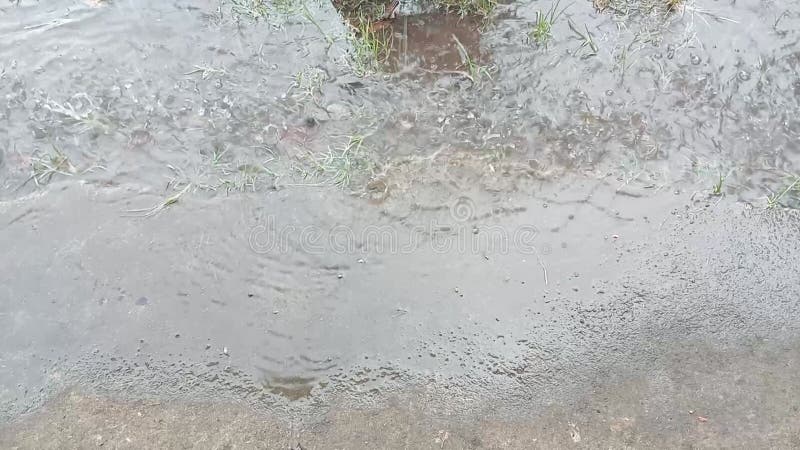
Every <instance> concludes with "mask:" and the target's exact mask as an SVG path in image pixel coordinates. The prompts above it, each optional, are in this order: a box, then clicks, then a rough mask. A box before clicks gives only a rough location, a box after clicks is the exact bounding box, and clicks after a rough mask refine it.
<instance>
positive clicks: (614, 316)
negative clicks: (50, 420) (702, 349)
mask: <svg viewBox="0 0 800 450" xmlns="http://www.w3.org/2000/svg"><path fill="white" fill-rule="evenodd" d="M785 3H787V4H780V3H779V2H774V3H768V4H765V3H764V2H760V1H737V2H735V3H728V2H715V3H713V4H712V5H700V4H694V3H690V4H688V5H687V6H686V8H685V9H684V10H683V11H682V12H681V13H680V14H672V15H670V16H669V17H666V18H662V19H660V20H663V21H666V22H667V23H666V24H661V23H659V24H657V25H658V27H657V29H656V30H655V31H654V26H655V25H654V24H653V19H652V18H647V17H631V18H622V17H620V16H618V15H614V14H613V13H612V12H597V11H595V9H594V7H593V6H592V3H591V2H577V3H573V4H571V5H570V6H569V8H568V9H567V10H566V12H565V14H564V16H563V19H562V20H560V21H557V22H556V24H555V26H554V29H553V38H552V39H551V41H550V42H549V43H548V45H547V46H537V45H536V44H535V43H533V42H531V40H530V38H529V37H528V31H529V30H530V26H531V23H532V22H533V21H534V20H535V17H536V12H537V11H544V10H546V9H547V8H549V7H550V4H549V3H547V2H532V3H512V4H508V5H501V6H500V7H499V10H498V11H497V13H496V15H495V17H494V18H493V20H491V21H490V22H488V23H483V24H478V23H477V22H476V21H475V20H473V19H469V18H465V19H462V20H456V19H454V18H453V17H452V16H441V15H423V14H419V11H417V10H414V9H413V7H411V8H409V9H405V10H404V11H405V14H406V15H405V16H401V18H400V19H397V20H396V21H395V22H394V24H393V25H392V30H391V31H392V33H394V41H393V53H392V56H391V58H390V59H389V62H388V65H387V66H386V67H383V68H382V70H380V71H378V72H377V73H373V74H370V75H367V76H360V74H359V70H358V68H357V67H356V66H354V64H355V63H354V62H353V58H352V51H353V50H352V49H353V45H354V43H353V42H354V41H353V40H352V38H349V37H347V36H348V35H347V30H348V25H347V24H346V21H344V20H343V19H342V17H341V15H340V13H339V12H337V11H336V9H335V8H334V7H333V5H331V4H328V3H322V4H312V3H309V4H308V12H307V13H306V14H305V15H304V14H303V13H296V14H291V15H286V16H280V17H271V18H270V19H268V20H260V21H253V20H250V19H247V18H243V17H237V16H235V15H234V14H233V13H232V11H231V9H230V5H228V4H225V3H223V4H219V3H218V2H215V1H204V2H160V1H158V2H156V1H152V2H151V1H144V2H130V1H114V2H91V1H90V2H83V1H53V2H46V3H42V2H33V1H22V2H20V3H19V4H18V5H17V4H9V5H4V6H3V7H2V10H1V11H0V33H2V35H3V36H5V37H6V39H4V40H3V42H0V73H2V75H0V93H2V96H3V99H5V102H3V105H2V106H1V107H0V150H2V159H0V183H1V184H0V185H1V186H2V189H1V190H0V198H2V204H1V206H0V211H1V212H2V219H3V221H4V223H2V224H0V225H2V226H3V228H2V229H3V231H2V236H0V242H1V244H2V248H3V249H4V252H5V256H4V258H3V261H2V266H0V271H2V273H4V274H6V275H7V276H8V278H7V281H6V282H4V283H3V286H2V290H0V294H2V298H1V299H0V307H2V310H0V321H2V324H3V326H2V330H3V331H2V334H0V336H1V337H2V340H1V341H2V346H3V347H2V352H3V366H2V368H1V369H0V385H1V386H2V389H0V404H2V405H4V406H7V408H3V410H4V411H8V413H7V416H8V417H13V416H15V415H16V414H18V413H19V412H22V411H26V410H28V409H29V408H31V407H35V406H37V405H38V404H39V403H40V402H41V401H43V400H44V399H46V398H47V397H48V395H49V394H50V393H52V392H56V391H58V390H60V389H62V388H63V387H65V386H69V385H72V384H79V385H83V386H88V387H90V388H92V389H95V390H99V391H104V392H105V391H108V392H111V393H114V394H126V395H134V396H148V395H153V396H163V397H168V398H174V397H180V398H183V397H192V398H194V397H197V398H202V399H213V400H245V401H247V402H248V403H250V404H252V405H255V406H257V407H261V408H274V409H282V408H285V409H286V410H287V411H295V410H296V409H298V408H299V409H300V410H303V411H309V410H313V409H314V408H315V407H316V406H319V405H323V404H329V403H330V402H333V401H334V399H340V398H341V397H342V396H344V397H347V398H349V399H353V401H354V402H363V403H367V404H371V403H372V402H378V401H380V400H381V398H382V396H384V395H385V394H386V393H387V392H394V391H402V390H404V389H406V387H407V386H409V385H415V386H419V385H422V386H425V385H429V389H430V390H431V391H432V392H436V393H439V394H441V395H442V396H443V397H447V396H448V392H450V391H451V390H452V391H455V390H458V392H460V393H461V396H460V397H459V399H458V400H452V402H453V403H450V404H448V405H447V406H444V407H443V408H444V409H447V408H451V409H453V410H459V409H464V410H467V409H470V408H478V407H480V406H481V405H483V404H484V403H483V402H484V401H486V399H492V401H493V403H492V404H493V405H496V406H494V408H496V409H497V410H498V411H500V410H502V411H506V412H509V411H510V412H512V413H514V412H515V411H517V410H515V408H522V409H526V408H532V407H533V406H534V405H536V404H546V403H548V402H551V401H553V399H557V398H564V397H563V395H564V391H565V390H568V389H567V388H566V387H565V384H566V385H569V384H579V383H588V382H590V381H591V380H593V379H595V378H596V377H597V373H598V371H602V370H608V369H607V368H608V367H609V366H613V365H614V364H622V363H625V364H630V365H631V366H632V367H634V366H635V367H646V366H647V365H648V364H649V362H650V361H651V359H650V358H651V356H652V353H651V352H650V351H648V350H647V348H649V347H648V346H647V344H646V341H647V339H646V338H647V337H648V336H649V335H650V333H655V334H656V335H657V336H659V338H660V339H664V340H667V339H671V338H675V337H677V336H680V337H685V336H687V335H689V336H691V335H692V333H697V334H698V335H700V334H703V333H705V332H706V331H708V330H709V329H710V330H712V331H715V332H717V333H718V335H719V336H722V337H726V336H728V335H732V336H739V335H738V334H736V333H737V330H739V331H742V329H743V328H746V327H743V326H742V324H743V323H745V322H746V323H747V324H748V326H749V327H752V328H753V329H755V330H760V331H764V332H771V331H775V330H776V329H777V330H781V329H782V330H784V331H785V330H786V328H785V327H784V328H781V327H780V326H779V325H778V324H779V323H780V321H781V318H785V317H794V314H796V312H797V311H796V308H795V307H793V306H792V305H790V304H788V303H786V302H784V301H783V300H785V299H786V298H790V297H791V296H792V295H794V293H795V290H796V288H797V286H794V284H792V283H789V286H788V287H786V286H781V284H780V283H781V282H780V281H779V280H778V279H777V278H773V279H771V280H770V281H768V282H766V283H767V284H766V285H761V284H759V283H762V276H765V273H769V272H770V271H773V272H774V273H777V274H782V275H786V276H787V277H789V276H791V274H792V267H797V266H796V262H797V255H798V253H797V252H792V251H791V250H792V248H794V247H792V246H793V245H794V244H791V245H789V249H788V250H786V251H785V253H787V254H788V256H785V258H784V259H781V260H779V261H776V260H774V259H772V258H771V257H770V256H769V255H770V254H772V253H771V251H772V252H775V248H776V247H775V241H774V240H773V239H778V238H780V237H783V239H784V240H785V241H788V242H796V241H794V240H793V239H794V238H795V237H796V236H795V234H792V233H795V232H796V227H794V228H793V227H788V229H787V227H785V226H783V225H784V222H780V220H779V219H776V222H775V223H774V224H768V225H763V224H761V223H760V222H758V221H757V220H756V219H755V218H753V214H754V213H751V212H743V210H742V209H741V208H742V207H741V206H739V205H735V204H734V202H735V201H738V200H742V201H745V202H752V203H753V204H754V205H756V206H757V207H758V208H761V207H763V206H765V205H766V200H765V196H767V195H769V194H770V193H772V192H781V191H782V190H783V189H785V188H786V187H788V186H789V185H790V183H791V182H792V180H793V179H794V178H793V174H796V173H797V172H798V171H800V167H799V166H800V148H798V134H799V133H800V121H798V119H797V118H798V117H800V114H799V113H800V108H799V107H798V99H800V84H798V83H800V81H798V75H797V65H798V61H799V60H798V54H799V53H798V48H797V44H796V42H797V39H798V30H800V27H798V26H799V25H800V7H798V5H795V4H792V3H788V2H785ZM712 7H713V11H705V10H702V9H701V8H707V9H709V8H712ZM312 19H313V20H312ZM777 19H780V20H777ZM568 21H571V22H572V23H573V24H574V28H576V29H577V30H579V31H582V30H588V31H589V32H590V33H591V34H592V36H593V37H594V42H595V44H596V46H597V49H598V51H597V54H596V55H590V54H588V53H590V52H589V50H591V49H590V48H589V47H581V41H580V39H579V38H578V37H577V36H576V34H575V32H574V31H572V30H571V28H570V26H569V23H568ZM315 24H316V25H315ZM478 27H479V28H478ZM322 30H324V32H325V35H323V34H322V32H321V31H322ZM478 30H479V31H478ZM454 35H455V36H456V38H457V40H458V41H459V42H461V44H462V45H463V47H464V49H465V50H466V52H467V53H469V54H470V55H471V56H472V57H474V60H475V62H476V64H479V65H481V66H483V67H484V71H482V72H481V71H479V72H477V73H476V74H472V76H471V78H472V79H471V80H470V79H469V78H470V77H467V76H465V74H464V72H468V68H467V67H465V66H464V64H463V60H462V57H463V55H461V54H460V53H459V51H458V48H457V47H456V46H455V39H453V36H454ZM328 37H329V38H330V39H331V40H332V41H333V42H332V43H329V42H328V40H327V38H328ZM32 170H33V171H34V172H33V173H32ZM720 176H722V177H723V178H724V181H723V183H722V184H721V187H720V189H719V191H720V192H717V193H716V194H724V197H723V196H719V195H714V194H715V192H713V191H714V185H715V184H716V183H718V182H719V179H720ZM170 196H177V197H173V200H174V201H171V200H169V198H170ZM793 198H794V197H793V193H792V192H789V193H788V194H787V195H786V196H785V197H783V198H782V202H784V203H789V204H792V203H791V202H792V201H793ZM715 207H719V208H721V209H719V211H721V213H720V214H721V215H727V214H732V215H734V216H735V217H740V220H741V221H742V224H736V223H734V224H731V223H728V222H727V221H726V220H725V219H723V218H721V217H717V216H715V214H714V213H710V214H708V215H704V214H706V213H705V211H707V210H713V208H715ZM747 211H749V210H747ZM696 217H700V219H696ZM694 220H697V221H698V223H704V224H706V226H704V227H701V226H700V225H696V224H695V223H694ZM785 220H789V219H785ZM790 223H796V222H790ZM736 225H740V227H739V228H737V226H736ZM759 227H767V228H768V230H767V231H769V233H768V234H767V235H762V234H763V232H764V228H759ZM751 233H752V234H757V235H760V237H759V238H758V239H756V240H755V241H753V240H749V239H748V235H749V234H751ZM665 236H666V237H665ZM687 242H688V244H687ZM795 247H796V246H795ZM737 252H738V253H737ZM780 253H782V254H783V253H784V252H783V251H780ZM732 254H745V255H747V258H748V261H755V262H752V264H753V265H752V266H748V264H749V262H748V261H746V262H742V261H740V260H738V259H736V257H734V256H731V255H732ZM708 261H715V262H716V264H717V266H716V269H718V271H714V267H712V269H709V263H708ZM712 266H713V265H712ZM745 269H747V270H748V271H750V272H749V274H745V273H739V272H740V271H744V270H745ZM725 270H733V271H735V272H736V273H737V274H738V275H737V276H738V278H736V279H729V278H727V277H728V275H726V274H727V273H728V272H726V271H725ZM759 274H760V275H759ZM9 275H10V276H9ZM778 278H779V277H778ZM685 279H692V280H698V281H697V282H698V283H699V284H700V285H701V286H702V287H703V290H701V291H699V293H698V291H697V290H696V287H695V286H693V285H687V284H685V283H683V282H682V281H685ZM742 280H744V281H742ZM746 282H752V283H750V285H751V286H752V285H758V286H761V287H762V288H764V289H766V292H771V293H773V294H774V296H773V297H771V300H769V301H771V302H774V303H775V305H776V306H775V308H774V309H765V310H762V311H758V312H757V313H752V314H749V315H747V318H746V319H743V318H742V315H743V313H742V312H741V310H746V309H747V308H746V306H745V305H744V303H746V302H744V300H743V299H741V298H739V297H735V298H733V299H731V298H729V297H728V296H729V294H730V293H732V292H751V291H748V290H747V289H745V288H743V287H742V286H741V285H740V283H746ZM793 289H794V290H793ZM674 293H678V294H679V295H680V296H681V301H680V302H678V303H677V304H673V303H672V301H671V300H669V298H670V297H669V296H670V295H673V294H674ZM751 293H753V295H754V296H755V295H759V296H760V295H763V293H759V292H758V291H755V290H753V291H752V292H751ZM642 299H646V301H645V300H642ZM642 302H644V303H646V305H647V306H638V305H639V304H640V303H642ZM668 305H672V306H674V308H675V309H674V310H669V308H668ZM712 306H713V307H712ZM789 329H792V328H791V326H790V327H789ZM653 330H655V331H653ZM643 341H644V342H645V343H644V344H643ZM642 348H645V350H642ZM637 352H639V353H637ZM630 355H638V356H630ZM565 380H566V381H565Z"/></svg>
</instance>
